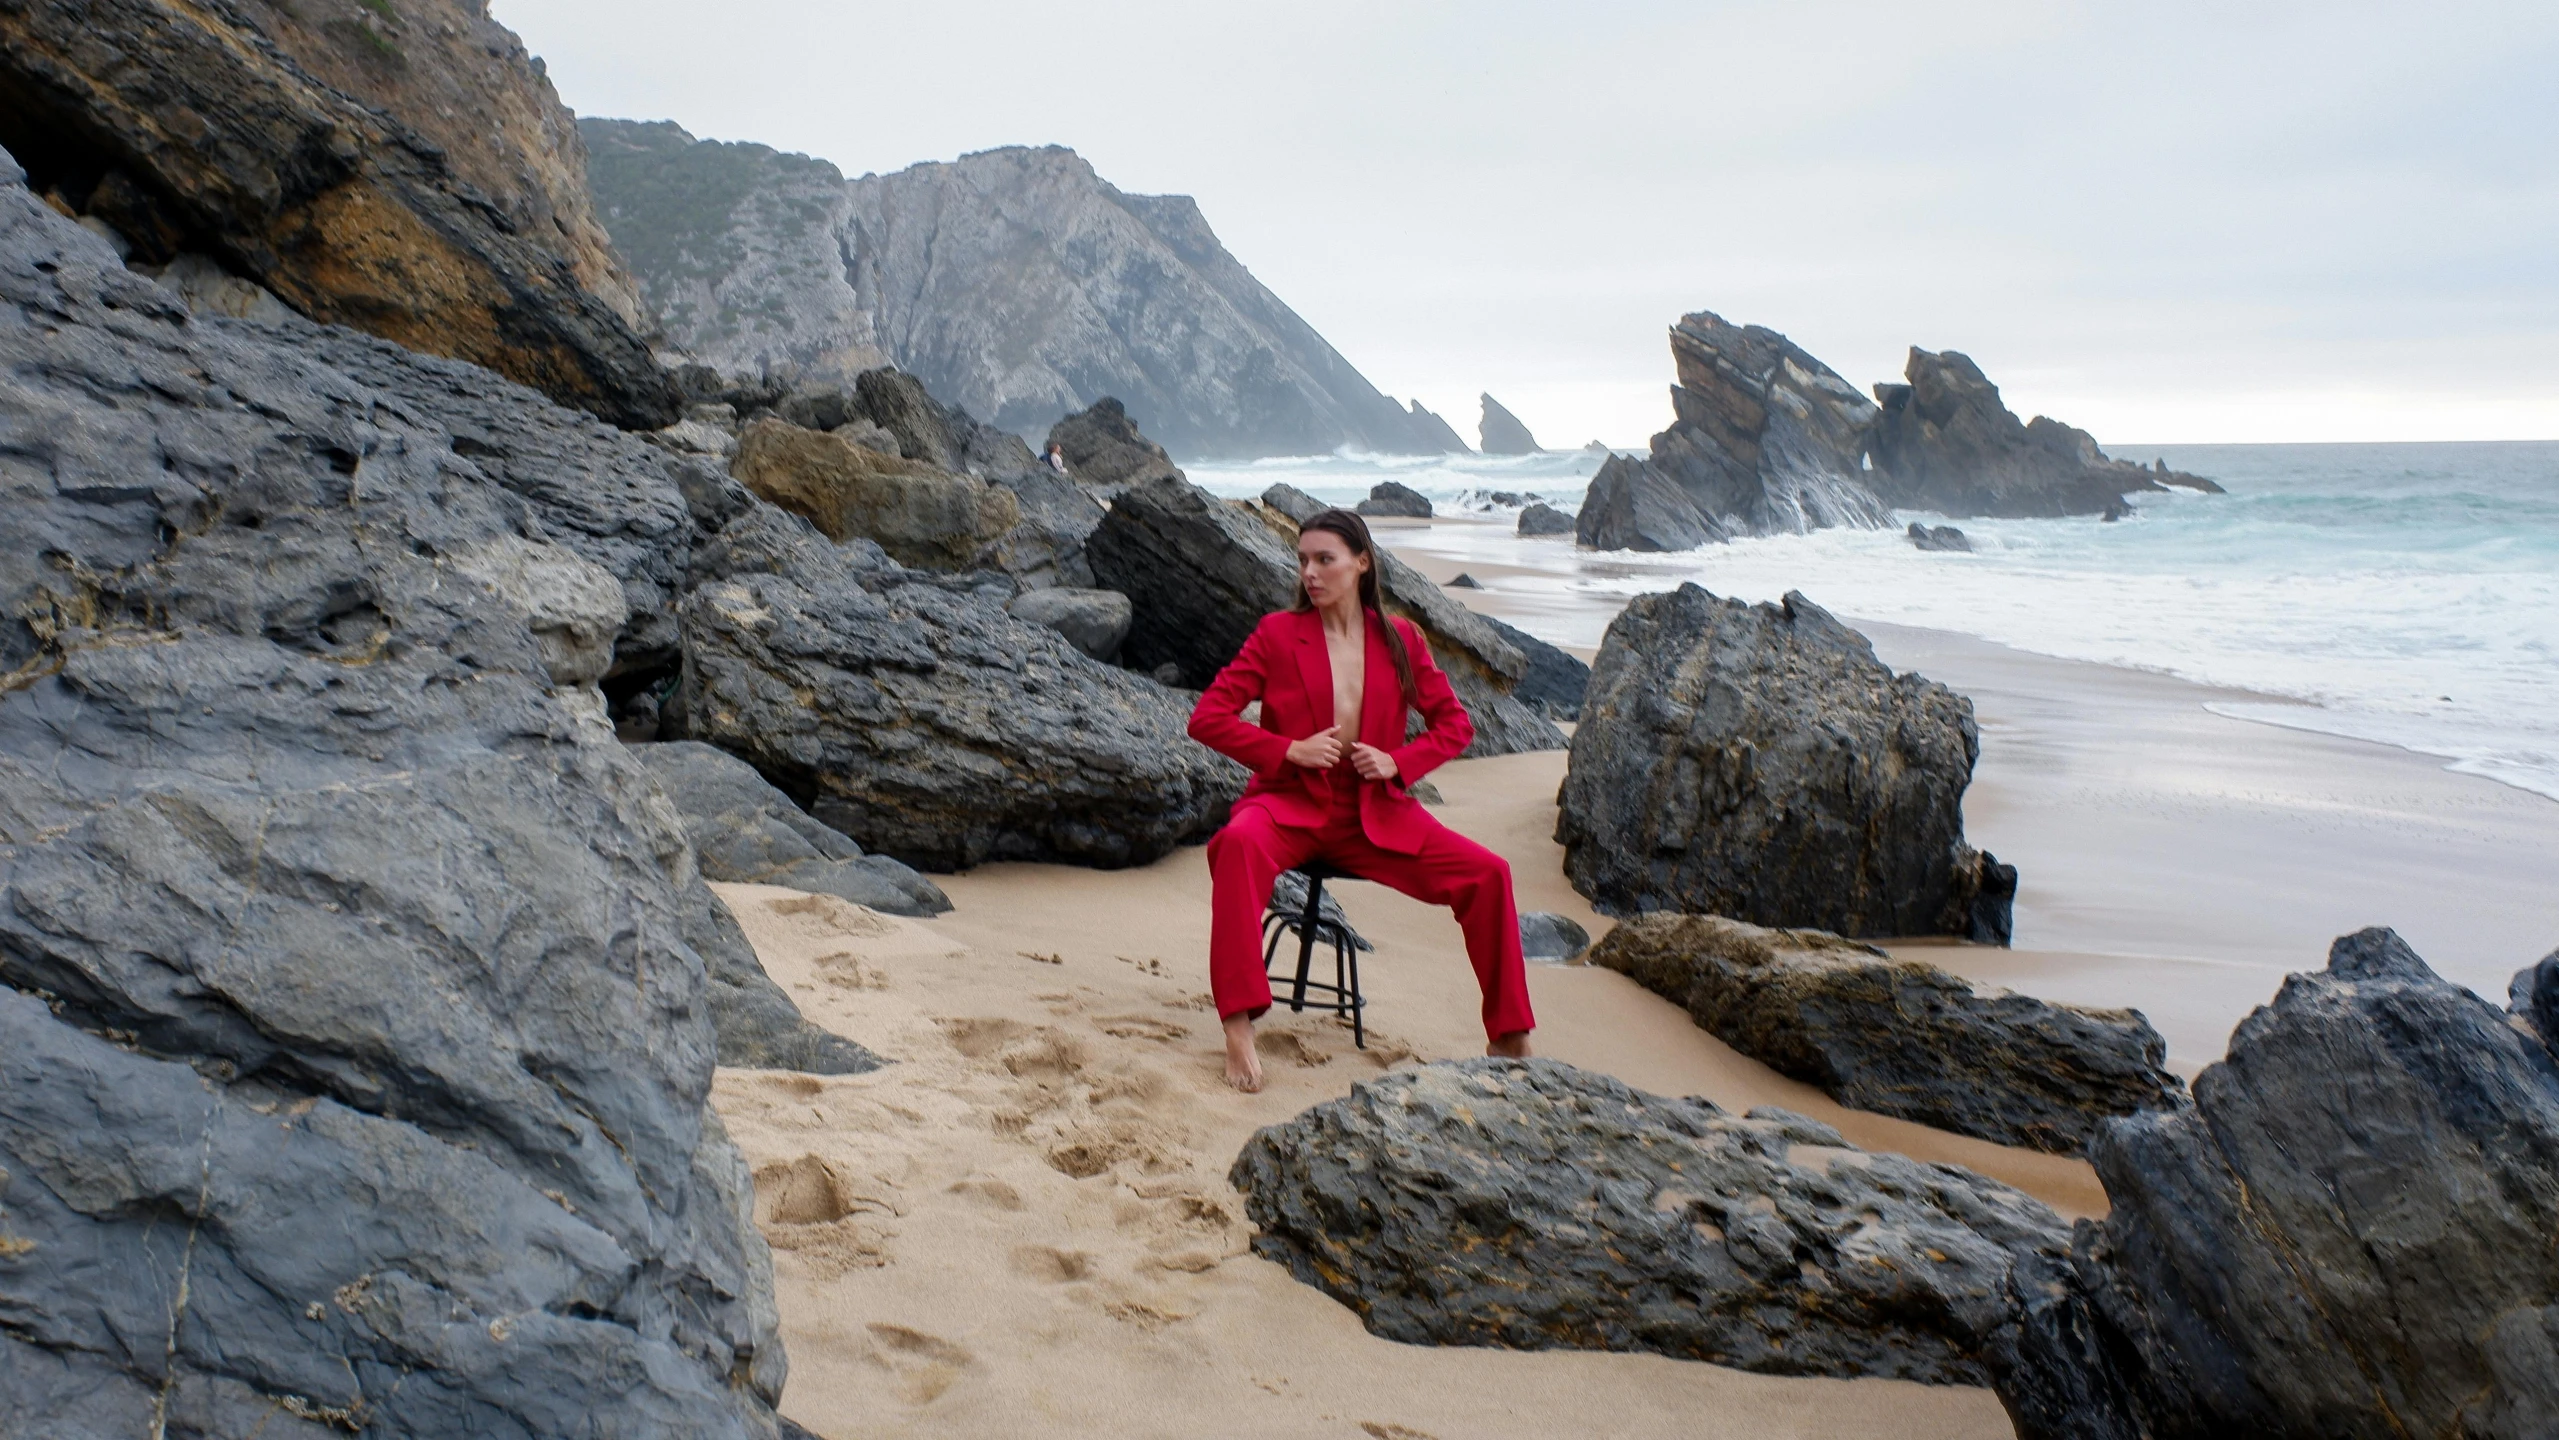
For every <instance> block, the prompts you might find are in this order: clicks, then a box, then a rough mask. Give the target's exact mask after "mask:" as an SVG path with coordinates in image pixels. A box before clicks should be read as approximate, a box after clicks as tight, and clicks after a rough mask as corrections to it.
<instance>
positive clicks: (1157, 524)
mask: <svg viewBox="0 0 2559 1440" xmlns="http://www.w3.org/2000/svg"><path fill="white" fill-rule="evenodd" d="M1296 546H1297V528H1296V526H1295V524H1293V523H1292V522H1291V521H1290V520H1289V519H1288V517H1287V516H1285V515H1283V514H1281V513H1280V512H1279V511H1277V510H1273V509H1266V508H1261V507H1256V506H1251V505H1246V504H1242V503H1240V502H1237V501H1233V500H1222V499H1219V498H1218V497H1216V496H1214V495H1211V494H1209V493H1208V492H1207V491H1205V490H1202V489H1200V488H1199V487H1198V486H1196V485H1192V484H1190V483H1189V482H1188V481H1183V480H1174V479H1163V480H1156V481H1152V482H1150V483H1148V484H1145V485H1138V486H1132V487H1130V488H1129V489H1128V490H1127V491H1126V492H1124V493H1123V494H1121V495H1120V497H1119V498H1118V499H1116V500H1114V501H1112V502H1111V510H1110V513H1109V514H1108V515H1106V516H1104V517H1103V519H1102V524H1101V527H1100V528H1099V529H1097V530H1095V531H1094V532H1093V538H1092V540H1091V542H1090V543H1089V545H1088V546H1087V551H1086V553H1087V555H1088V556H1089V558H1090V559H1091V561H1092V564H1093V573H1094V575H1095V577H1096V578H1097V579H1099V580H1100V581H1101V582H1102V583H1103V584H1105V585H1108V586H1110V587H1111V588H1112V589H1115V590H1118V591H1120V592H1121V593H1123V594H1125V595H1127V596H1128V597H1129V599H1130V601H1131V602H1132V603H1133V605H1134V606H1135V618H1134V619H1133V621H1132V622H1131V624H1130V627H1129V634H1128V640H1127V643H1126V644H1125V645H1123V646H1122V647H1121V659H1122V661H1123V662H1124V663H1126V664H1129V665H1133V666H1138V667H1141V668H1146V669H1152V668H1154V667H1156V666H1160V665H1170V666H1171V667H1173V673H1174V674H1175V675H1176V676H1177V677H1178V678H1179V680H1180V683H1182V684H1184V685H1187V686H1191V687H1194V688H1197V687H1204V686H1206V685H1207V684H1208V682H1209V681H1210V680H1211V679H1212V678H1213V677H1215V676H1216V674H1217V672H1218V671H1219V670H1220V669H1221V668H1223V667H1224V666H1225V664H1226V662H1227V661H1229V660H1231V659H1233V658H1234V657H1235V652H1236V651H1238V650H1240V649H1242V648H1243V645H1244V640H1245V637H1246V636H1248V635H1250V634H1252V633H1253V627H1254V626H1255V625H1257V624H1259V623H1261V619H1262V617H1263V616H1265V615H1267V614H1269V613H1271V612H1272V611H1274V610H1285V609H1287V608H1288V607H1289V606H1290V605H1291V604H1293V603H1295V600H1296V595H1297V564H1296ZM1378 553H1379V557H1380V560H1381V561H1382V564H1381V565H1380V576H1381V583H1380V586H1379V590H1380V593H1381V594H1382V595H1383V597H1384V599H1385V601H1386V607H1387V609H1388V610H1390V611H1392V612H1393V613H1395V614H1397V615H1400V616H1402V617H1404V618H1405V619H1408V620H1411V621H1412V622H1413V623H1414V624H1415V625H1417V626H1418V627H1419V628H1420V629H1421V632H1422V635H1423V638H1424V639H1425V640H1426V641H1427V642H1428V643H1429V645H1430V647H1431V654H1432V655H1433V656H1434V657H1435V658H1436V659H1437V660H1438V661H1439V664H1440V668H1441V669H1442V670H1443V671H1445V672H1446V673H1447V675H1448V679H1449V685H1450V687H1451V688H1452V689H1454V690H1455V691H1456V692H1457V697H1458V699H1459V701H1460V702H1462V703H1463V704H1464V705H1465V706H1466V711H1467V714H1468V715H1470V716H1471V717H1473V719H1474V722H1475V742H1474V744H1473V745H1472V746H1470V747H1469V748H1468V749H1467V751H1466V753H1467V754H1468V755H1508V754H1513V753H1515V752H1518V751H1522V750H1553V749H1561V748H1563V744H1564V735H1563V732H1562V731H1560V730H1557V729H1556V728H1555V726H1554V724H1553V722H1551V721H1549V720H1547V719H1546V717H1545V716H1543V715H1542V714H1539V713H1538V712H1537V711H1536V710H1534V709H1532V708H1530V707H1529V706H1527V705H1525V704H1523V703H1521V702H1520V701H1519V700H1518V699H1516V698H1514V697H1513V696H1512V695H1511V693H1510V691H1511V689H1512V687H1513V686H1515V685H1517V684H1518V683H1519V681H1520V679H1521V677H1523V676H1525V675H1526V674H1527V673H1528V657H1526V656H1525V655H1522V654H1521V653H1520V651H1519V648H1518V647H1517V646H1515V645H1513V644H1511V643H1510V642H1509V641H1507V640H1505V639H1503V638H1502V637H1501V635H1500V634H1499V633H1498V632H1496V631H1495V630H1494V629H1493V628H1492V626H1491V625H1490V624H1488V623H1487V622H1486V621H1485V619H1484V617H1482V616H1480V615H1477V614H1476V613H1475V612H1473V611H1471V610H1468V609H1467V608H1466V607H1464V606H1462V605H1460V604H1458V603H1457V602H1456V601H1454V600H1451V599H1449V598H1448V597H1447V596H1446V595H1445V594H1443V593H1442V592H1441V590H1440V588H1439V587H1438V586H1437V585H1434V584H1432V583H1431V582H1430V581H1428V580H1426V579H1424V578H1423V577H1422V574H1421V572H1419V571H1417V570H1415V569H1413V568H1412V567H1411V566H1409V565H1406V564H1404V563H1403V562H1402V561H1400V560H1397V559H1396V558H1395V557H1394V556H1392V555H1389V554H1387V553H1385V552H1384V551H1383V550H1381V551H1379V552H1378Z"/></svg>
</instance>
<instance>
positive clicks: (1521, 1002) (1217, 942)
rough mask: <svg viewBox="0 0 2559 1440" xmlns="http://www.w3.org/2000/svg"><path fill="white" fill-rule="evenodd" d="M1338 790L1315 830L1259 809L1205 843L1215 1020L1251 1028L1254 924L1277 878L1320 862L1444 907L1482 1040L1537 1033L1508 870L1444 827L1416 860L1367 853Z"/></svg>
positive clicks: (1260, 995) (1351, 809)
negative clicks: (1458, 939)
mask: <svg viewBox="0 0 2559 1440" xmlns="http://www.w3.org/2000/svg"><path fill="white" fill-rule="evenodd" d="M1343 779H1344V782H1345V783H1339V784H1336V786H1335V787H1334V789H1335V792H1336V793H1337V794H1339V795H1341V796H1342V797H1343V800H1342V801H1341V802H1339V803H1336V804H1335V805H1334V806H1333V807H1332V813H1331V814H1330V815H1328V816H1327V817H1326V818H1325V821H1324V824H1323V827H1322V828H1320V829H1315V830H1305V829H1300V828H1298V827H1297V826H1294V825H1283V824H1281V823H1280V822H1279V821H1277V820H1274V819H1272V818H1271V814H1270V812H1269V811H1267V810H1265V809H1263V808H1262V807H1261V806H1259V805H1253V804H1246V805H1241V806H1238V807H1237V808H1236V811H1235V815H1234V818H1233V819H1231V820H1228V821H1227V822H1226V828H1225V829H1223V830H1220V831H1218V832H1217V834H1216V835H1215V836H1213V837H1211V839H1210V840H1209V842H1208V874H1209V931H1208V981H1209V989H1210V991H1211V993H1212V994H1214V995H1215V997H1216V999H1217V1013H1218V1015H1219V1016H1220V1017H1221V1018H1223V1017H1227V1016H1231V1015H1234V1014H1236V1013H1237V1012H1238V1011H1242V1012H1245V1013H1248V1014H1251V1015H1252V1016H1254V1017H1255V1018H1257V1019H1258V1018H1259V1017H1260V1016H1261V1014H1262V1012H1263V1011H1265V1010H1268V1009H1269V1008H1271V984H1270V980H1269V978H1268V977H1266V976H1265V975H1264V974H1263V973H1262V914H1263V911H1264V910H1265V909H1267V908H1268V907H1269V905H1270V903H1271V883H1272V882H1273V881H1275V880H1277V879H1278V878H1279V876H1280V872H1282V871H1284V870H1292V869H1295V868H1296V867H1297V866H1299V865H1303V864H1305V863H1306V862H1307V861H1309V860H1317V859H1321V860H1325V861H1328V862H1330V863H1331V864H1334V865H1337V866H1339V867H1341V868H1342V869H1344V870H1348V871H1350V872H1351V873H1352V874H1355V875H1357V876H1359V877H1360V878H1361V879H1363V880H1374V881H1376V882H1377V883H1379V884H1381V885H1385V886H1389V887H1391V888H1393V889H1396V890H1400V891H1402V892H1403V893H1404V894H1407V895H1410V896H1412V897H1413V898H1414V899H1416V900H1420V901H1422V902H1424V903H1426V904H1432V905H1446V906H1447V907H1448V908H1449V909H1450V910H1452V911H1455V912H1456V914H1457V923H1458V925H1459V926H1460V927H1461V928H1462V929H1464V931H1465V932H1466V958H1467V959H1469V960H1471V961H1473V962H1474V965H1475V983H1476V984H1478V985H1480V986H1482V987H1483V991H1484V1033H1485V1034H1486V1035H1487V1036H1490V1037H1493V1038H1499V1037H1501V1036H1504V1035H1508V1034H1512V1033H1514V1032H1516V1031H1521V1030H1533V1029H1535V1028H1537V1017H1536V1016H1535V1015H1533V1014H1531V1013H1530V1012H1529V1008H1528V965H1527V963H1526V961H1524V960H1523V959H1522V958H1521V956H1520V950H1519V903H1518V902H1517V901H1516V900H1514V899H1513V898H1512V896H1511V867H1510V862H1509V861H1507V860H1504V859H1503V858H1502V857H1501V856H1499V855H1496V854H1494V853H1493V852H1492V851H1490V850H1487V849H1485V848H1484V847H1483V846H1481V845H1478V844H1476V843H1475V842H1474V841H1472V840H1469V839H1467V838H1466V837H1465V836H1463V835H1460V834H1458V833H1457V832H1456V831H1454V830H1451V829H1449V828H1447V827H1446V826H1444V825H1439V824H1437V823H1434V824H1433V825H1432V826H1431V838H1430V839H1429V841H1428V842H1427V843H1425V844H1424V845H1423V846H1422V850H1421V853H1420V854H1418V855H1399V854H1397V853H1396V852H1394V851H1392V850H1381V849H1379V848H1378V847H1377V846H1375V845H1373V844H1370V843H1369V839H1368V836H1367V835H1365V834H1363V833H1361V830H1360V823H1359V807H1358V803H1357V798H1356V797H1357V787H1356V785H1354V784H1351V783H1347V782H1348V780H1349V777H1348V776H1345V777H1343Z"/></svg>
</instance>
